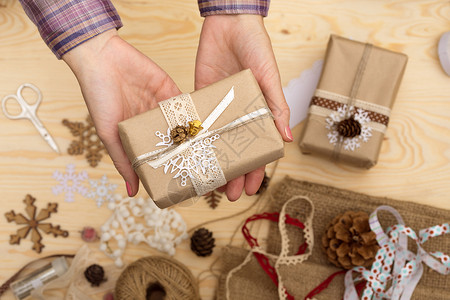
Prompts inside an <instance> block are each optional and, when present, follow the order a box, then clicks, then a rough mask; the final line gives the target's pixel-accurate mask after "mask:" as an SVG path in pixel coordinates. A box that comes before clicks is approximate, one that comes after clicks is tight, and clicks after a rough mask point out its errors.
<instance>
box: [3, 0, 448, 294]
mask: <svg viewBox="0 0 450 300" xmlns="http://www.w3.org/2000/svg"><path fill="white" fill-rule="evenodd" d="M114 4H115V6H116V8H117V9H118V11H119V13H120V15H121V17H122V20H123V22H124V27H123V28H122V29H121V30H120V35H121V36H122V37H123V38H124V39H125V40H127V41H128V42H129V43H131V44H132V45H134V46H135V47H136V48H138V49H139V50H140V51H142V52H143V53H145V54H146V55H148V56H149V57H151V58H152V59H153V60H154V61H155V62H156V63H158V64H159V65H160V66H161V67H162V68H163V69H165V70H166V71H167V72H168V73H169V74H170V75H171V76H172V77H173V78H174V80H175V81H176V82H177V83H178V85H179V87H180V88H181V89H182V90H183V91H186V92H188V91H191V90H192V89H193V74H194V62H195V54H196V47H197V43H198V38H199V33H200V29H201V25H202V19H201V18H200V17H199V13H198V9H197V4H196V1H193V0H190V1H186V0H165V1H155V0H141V1H132V0H129V1H128V0H117V1H114ZM265 24H266V27H267V30H268V32H269V34H270V37H271V39H272V43H273V48H274V51H275V55H276V58H277V60H278V65H279V68H280V73H281V77H282V82H283V85H284V86H286V85H287V84H288V82H289V81H290V80H291V79H293V78H296V77H298V76H299V75H300V74H301V72H302V71H303V70H305V69H308V68H310V67H311V66H312V65H313V63H314V62H315V61H316V60H318V59H321V58H323V56H324V53H325V48H326V44H327V41H328V37H329V35H330V34H331V33H335V34H339V35H343V36H345V37H349V38H353V39H356V40H360V41H368V42H371V43H374V44H376V45H378V46H381V47H385V48H388V49H391V50H395V51H401V52H403V53H406V54H407V55H408V56H409V62H408V66H407V69H406V73H405V76H404V79H403V82H402V85H401V88H400V91H399V94H398V97H397V101H396V103H395V106H394V109H393V111H392V117H391V122H390V124H389V128H388V130H387V134H386V138H385V140H384V142H383V145H382V149H381V154H380V159H379V163H378V165H376V166H375V167H374V168H373V169H371V170H359V169H355V168H352V167H348V166H345V165H341V164H335V163H331V162H328V161H326V160H323V159H321V158H317V157H314V156H304V155H302V154H301V153H300V151H299V149H298V147H297V145H296V143H295V142H294V143H292V144H289V145H287V146H286V157H285V158H283V159H281V160H280V162H279V165H278V168H277V170H276V173H275V176H274V181H276V180H281V179H282V178H283V177H284V176H285V175H289V176H292V177H294V178H297V179H301V180H309V181H312V182H318V183H323V184H328V185H332V186H336V187H341V188H344V189H350V190H353V191H358V192H363V193H367V194H370V195H376V196H388V197H392V198H396V199H401V200H408V201H413V202H417V203H423V204H428V205H432V206H435V207H438V208H447V209H450V164H449V161H450V77H449V76H447V75H446V74H445V73H444V72H443V70H442V68H441V66H440V64H439V58H438V54H437V44H438V41H439V37H440V36H441V35H442V34H443V33H444V32H446V31H449V30H450V1H447V0H396V1H395V0H392V1H384V0H379V1H373V0H274V1H272V4H271V9H270V15H269V17H267V18H266V19H265ZM386 76H389V74H386ZM25 82H30V83H33V84H35V85H36V86H38V87H39V88H40V89H41V91H42V92H43V97H44V101H43V103H42V105H41V106H40V109H39V112H38V115H39V118H40V119H41V120H42V122H43V123H44V124H45V126H46V127H47V128H48V129H49V131H50V133H51V134H52V135H53V136H54V137H55V139H56V142H57V144H58V145H59V147H60V149H61V150H62V151H63V153H62V154H61V155H57V154H56V153H54V152H53V151H52V150H51V149H50V147H49V146H48V145H47V144H46V143H45V142H44V141H43V139H42V138H41V137H40V136H39V135H38V133H37V131H36V130H35V128H34V127H33V126H32V124H31V123H30V122H29V121H27V120H18V121H12V120H9V119H7V118H6V117H5V116H4V115H3V114H1V113H0V128H1V131H0V190H1V196H0V213H1V216H0V253H1V257H0V270H1V272H0V282H3V281H4V280H6V279H7V278H8V277H10V276H11V275H12V274H13V273H14V272H16V271H17V270H18V269H19V268H20V267H21V266H22V265H24V264H25V263H26V262H28V261H31V260H33V259H35V258H38V257H40V256H44V255H50V254H54V253H74V252H76V250H77V249H79V247H80V246H81V245H82V244H83V242H82V241H81V239H80V235H79V233H78V231H79V230H81V228H82V227H83V226H87V225H90V226H94V227H96V228H99V227H100V226H101V224H102V223H103V222H104V221H105V220H106V219H107V218H108V217H109V215H110V214H111V211H110V210H108V209H107V208H106V207H105V206H102V207H101V208H97V207H96V205H95V203H94V201H93V200H91V199H87V198H84V197H80V196H76V198H75V202H73V203H67V202H65V201H63V196H62V195H59V196H55V195H54V194H53V193H52V190H51V188H52V187H53V186H55V185H56V184H57V182H56V181H55V179H54V178H53V177H52V174H53V172H54V171H55V170H59V171H61V172H64V171H65V167H66V165H67V164H70V163H71V164H75V166H76V169H77V171H81V170H85V171H87V172H88V174H89V177H90V178H91V179H96V180H98V179H100V178H101V176H102V175H103V174H106V175H107V176H108V177H109V179H110V181H111V182H113V183H115V184H117V185H118V186H119V187H118V189H117V192H118V193H120V194H122V195H125V194H126V191H125V185H124V183H123V181H122V179H121V177H120V176H119V175H118V173H117V172H116V171H115V169H114V166H113V164H112V162H111V160H110V159H109V157H104V158H103V159H102V161H101V163H100V164H99V166H98V167H97V168H92V167H90V166H89V165H88V163H87V162H86V160H85V159H84V157H83V156H69V155H68V154H67V152H66V149H67V147H68V146H69V144H70V142H71V141H72V139H73V138H72V136H71V134H70V132H69V130H68V129H67V128H66V127H64V126H63V125H62V124H61V120H62V119H63V118H68V119H70V120H72V121H83V120H84V119H85V117H86V115H87V109H86V107H85V104H84V102H83V99H82V95H81V92H80V89H79V87H78V84H77V81H76V79H75V77H74V76H73V74H72V73H71V71H70V70H69V68H68V67H67V66H66V65H65V64H64V63H63V62H62V61H58V60H57V59H56V58H55V57H54V56H53V54H52V53H51V52H50V51H49V49H48V48H47V47H46V45H45V44H44V43H43V42H42V40H41V38H40V36H39V34H38V32H37V30H36V28H35V27H34V25H33V24H32V23H31V22H30V21H29V19H28V18H27V16H26V15H25V13H24V11H23V10H22V8H21V6H20V5H19V3H18V2H17V1H13V0H0V98H3V97H4V96H6V95H9V94H12V93H15V91H16V90H17V88H18V86H19V85H20V84H22V83H25ZM301 126H302V125H301V124H300V125H299V126H297V127H296V128H294V130H293V133H294V137H296V138H298V136H299V134H300V131H301ZM26 194H31V195H33V196H34V197H36V199H37V202H36V203H37V206H38V207H39V208H40V207H43V206H45V205H46V204H47V202H58V203H59V208H58V213H57V214H54V215H53V216H52V217H51V219H50V221H51V222H52V223H54V224H60V225H61V226H62V227H63V228H64V229H66V230H68V231H69V232H70V236H69V237H68V238H66V239H63V238H60V237H59V238H54V237H53V236H47V235H45V236H44V239H43V243H44V244H45V248H44V250H43V252H42V254H41V255H38V254H37V253H35V252H34V251H32V250H31V242H30V241H29V239H26V240H23V241H22V242H21V244H20V245H14V246H13V245H10V244H9V242H8V241H9V235H10V234H12V233H15V231H16V230H17V228H18V226H17V225H15V224H13V223H8V222H7V221H6V219H5V218H4V216H3V214H4V213H5V212H7V211H10V210H12V209H14V210H15V211H16V212H23V211H24V204H23V203H22V200H23V199H24V197H25V195H26ZM140 195H141V196H142V197H145V196H146V194H145V192H144V191H143V189H141V193H140ZM253 199H254V198H250V197H245V196H244V197H242V198H241V199H240V200H239V201H238V202H236V203H228V202H227V201H225V200H222V202H221V203H220V204H219V207H218V208H217V209H216V210H214V211H212V210H211V209H210V208H209V207H208V206H207V204H206V202H205V201H203V200H202V201H199V202H197V203H196V204H195V205H193V206H190V207H177V208H176V210H177V211H178V212H179V213H180V214H181V215H182V216H183V218H184V220H185V221H186V223H187V225H188V228H191V227H193V226H195V225H196V224H199V223H201V222H203V221H207V220H211V219H215V218H219V217H223V216H227V215H230V214H232V213H235V212H238V211H240V210H242V209H243V208H245V207H247V206H249V205H250V204H251V203H252V201H253ZM242 219H243V217H238V218H234V219H232V220H228V221H223V222H217V223H214V224H211V225H209V226H208V228H209V229H210V230H212V231H213V232H214V236H215V237H216V244H217V249H216V251H215V253H214V255H213V256H212V257H209V258H206V259H203V258H198V257H196V256H195V255H194V254H192V252H191V251H190V250H189V244H188V242H187V241H185V242H183V243H182V244H181V245H179V246H178V248H177V253H176V255H175V258H176V259H178V260H180V261H181V262H183V263H184V264H186V265H187V266H188V267H189V268H190V269H191V270H192V272H193V273H194V275H195V276H196V275H198V274H199V273H200V272H201V271H202V270H205V269H207V268H208V267H209V265H210V264H211V262H212V261H213V260H214V259H215V258H216V257H217V254H218V253H219V252H220V251H218V250H219V249H220V247H223V246H224V245H226V244H227V243H228V242H229V239H230V237H231V235H232V233H233V231H234V229H235V228H236V226H238V224H239V222H240V221H241V220H242ZM237 239H238V241H239V240H240V241H242V238H241V237H240V236H239V234H238V236H237ZM97 247H98V244H94V245H91V249H93V250H95V251H97V252H98V250H97ZM156 253H157V251H155V250H153V249H151V248H149V247H148V246H146V245H145V246H144V245H141V246H129V247H128V248H127V251H126V254H125V256H124V259H125V261H126V262H132V261H134V260H136V259H137V258H139V257H142V256H145V255H151V254H156ZM100 255H102V254H101V253H100ZM104 261H105V262H109V260H108V259H106V258H105V259H104ZM214 287H215V281H214V280H213V279H212V278H208V279H206V280H203V281H202V282H201V284H200V290H201V295H202V297H203V298H204V299H212V298H213V294H214ZM4 299H13V296H12V294H11V293H10V292H8V293H7V294H6V296H5V297H4Z"/></svg>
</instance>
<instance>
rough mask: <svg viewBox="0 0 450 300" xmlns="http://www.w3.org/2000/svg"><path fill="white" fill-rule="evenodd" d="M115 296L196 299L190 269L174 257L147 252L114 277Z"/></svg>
mask: <svg viewBox="0 0 450 300" xmlns="http://www.w3.org/2000/svg"><path fill="white" fill-rule="evenodd" d="M114 299H116V300H131V299H133V300H162V299H164V300H182V299H186V300H197V299H200V295H199V292H198V285H197V282H196V280H195V278H194V277H193V276H192V273H191V272H190V271H189V269H188V268H187V267H186V266H184V265H182V264H181V263H179V262H178V261H176V260H175V259H173V258H170V257H166V256H148V257H144V258H141V259H139V260H137V261H135V262H133V263H132V264H130V265H129V266H128V267H127V268H126V269H125V270H124V271H123V272H122V274H120V276H119V279H117V283H116V288H115V291H114Z"/></svg>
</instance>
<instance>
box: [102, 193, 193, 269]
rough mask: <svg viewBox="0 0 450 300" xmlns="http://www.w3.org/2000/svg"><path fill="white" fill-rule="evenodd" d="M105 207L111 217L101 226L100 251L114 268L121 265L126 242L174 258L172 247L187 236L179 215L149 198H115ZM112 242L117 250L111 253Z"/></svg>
mask: <svg viewBox="0 0 450 300" xmlns="http://www.w3.org/2000/svg"><path fill="white" fill-rule="evenodd" d="M108 208H109V209H111V210H112V211H113V214H112V215H111V217H110V218H109V219H108V220H107V221H106V222H105V223H104V224H103V226H102V227H101V239H100V240H101V243H100V250H101V251H103V252H104V253H105V254H106V255H107V256H108V257H110V258H112V259H113V260H114V262H115V264H116V266H117V267H121V266H122V265H123V260H122V255H123V253H124V251H125V248H126V246H127V244H128V243H133V244H135V245H137V244H140V243H146V244H147V245H149V246H150V247H152V248H155V249H157V250H159V251H161V252H165V253H167V254H169V255H174V254H175V246H176V245H178V244H179V243H180V242H181V241H183V240H184V239H186V238H187V237H188V235H187V232H186V223H185V222H184V220H183V219H182V217H181V215H179V214H178V213H177V212H176V211H175V210H173V209H160V208H159V207H157V206H156V205H155V203H154V202H153V200H152V199H150V198H148V199H147V200H144V199H143V198H137V199H136V198H121V197H120V196H119V195H116V199H115V201H114V202H110V203H109V204H108ZM113 243H115V245H116V247H117V249H115V250H114V249H113V246H112V244H113Z"/></svg>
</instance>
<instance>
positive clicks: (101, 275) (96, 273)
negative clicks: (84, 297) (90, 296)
mask: <svg viewBox="0 0 450 300" xmlns="http://www.w3.org/2000/svg"><path fill="white" fill-rule="evenodd" d="M84 277H86V280H87V281H89V282H90V283H91V285H92V286H99V285H100V284H101V283H102V282H105V281H106V278H105V271H104V270H103V268H102V266H99V265H97V264H93V265H90V266H89V267H87V269H86V271H84Z"/></svg>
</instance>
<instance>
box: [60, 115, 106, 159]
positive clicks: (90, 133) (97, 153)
mask: <svg viewBox="0 0 450 300" xmlns="http://www.w3.org/2000/svg"><path fill="white" fill-rule="evenodd" d="M86 122H87V124H83V123H82V122H71V121H69V120H67V119H64V120H63V121H62V123H63V125H64V126H66V127H67V128H69V129H70V132H71V133H72V135H73V136H74V137H76V138H77V139H76V140H74V141H72V143H71V144H70V146H69V148H68V149H67V153H69V154H70V155H80V154H83V153H86V154H85V157H86V160H87V161H88V162H89V164H90V165H91V167H96V166H97V165H98V163H99V161H100V160H101V159H102V157H103V154H104V153H106V150H105V147H104V146H103V144H102V142H101V141H100V138H99V137H98V136H97V132H96V131H95V127H94V123H93V122H92V119H91V118H90V117H89V116H88V117H87V118H86Z"/></svg>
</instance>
